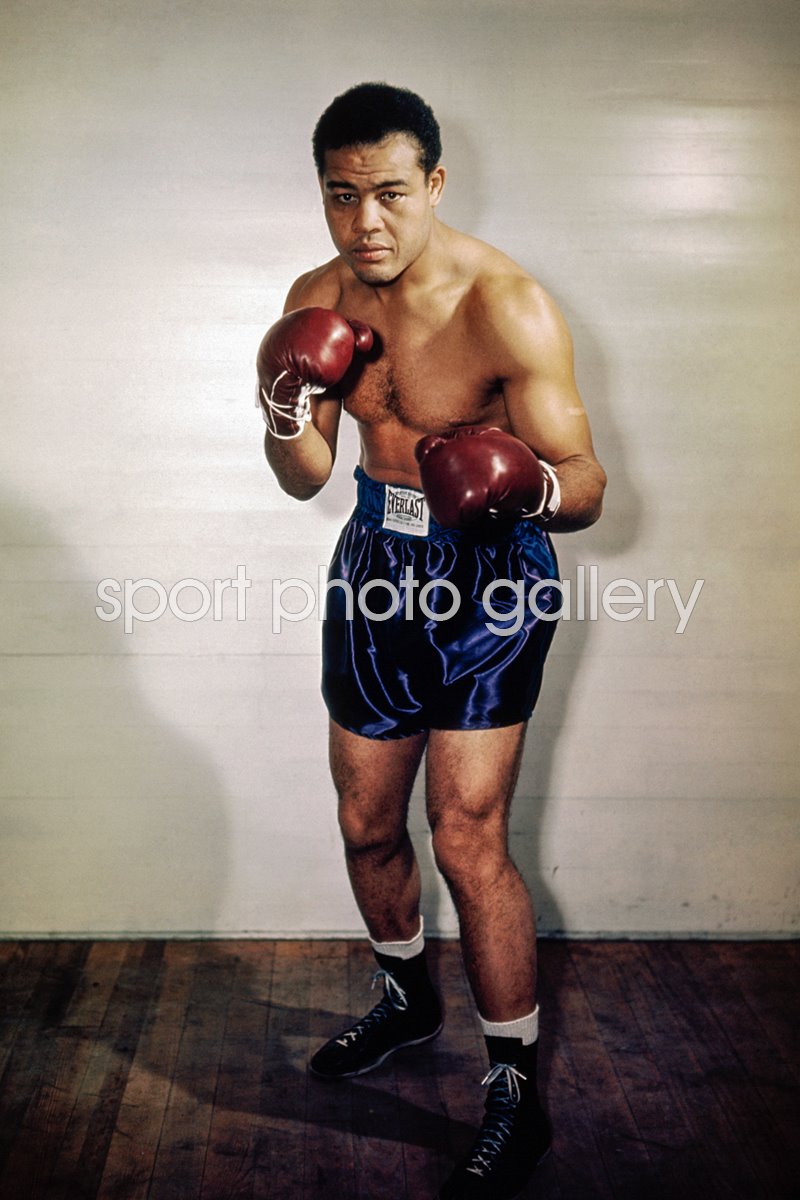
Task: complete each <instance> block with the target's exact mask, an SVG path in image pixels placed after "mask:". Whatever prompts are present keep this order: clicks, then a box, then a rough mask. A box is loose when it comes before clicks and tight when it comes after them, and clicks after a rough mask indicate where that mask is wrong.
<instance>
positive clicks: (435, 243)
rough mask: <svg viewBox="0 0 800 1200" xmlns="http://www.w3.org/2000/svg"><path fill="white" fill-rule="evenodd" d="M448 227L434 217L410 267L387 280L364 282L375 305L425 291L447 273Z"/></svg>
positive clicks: (393, 301)
mask: <svg viewBox="0 0 800 1200" xmlns="http://www.w3.org/2000/svg"><path fill="white" fill-rule="evenodd" d="M448 234H449V230H448V228H447V226H446V225H443V224H442V223H441V221H439V220H438V219H437V218H436V217H434V219H433V224H432V226H431V232H430V237H429V238H428V241H427V242H426V244H425V248H424V250H423V251H422V253H421V254H420V255H419V257H418V258H416V259H415V260H414V262H413V263H411V264H410V266H408V267H406V269H405V270H404V271H403V272H402V274H400V275H398V276H397V278H396V279H392V280H391V281H390V282H389V283H378V284H372V283H365V284H364V287H365V288H367V289H368V290H369V291H370V292H371V293H372V295H373V297H374V299H375V301H376V302H377V303H378V304H382V305H390V304H392V303H395V302H396V301H397V300H400V299H404V298H405V297H407V296H408V295H410V294H412V293H414V292H417V291H427V290H428V289H429V288H431V287H434V286H435V285H436V284H437V283H439V282H440V281H441V280H442V279H443V278H444V277H445V275H446V274H447V252H446V243H447V238H448Z"/></svg>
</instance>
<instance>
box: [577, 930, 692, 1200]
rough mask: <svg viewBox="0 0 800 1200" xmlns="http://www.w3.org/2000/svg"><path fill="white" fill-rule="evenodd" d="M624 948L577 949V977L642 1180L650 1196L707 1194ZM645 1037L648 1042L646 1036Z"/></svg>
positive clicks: (595, 946)
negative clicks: (643, 1171) (631, 1124)
mask: <svg viewBox="0 0 800 1200" xmlns="http://www.w3.org/2000/svg"><path fill="white" fill-rule="evenodd" d="M625 949H626V948H625V944H624V943H620V942H591V943H588V944H583V945H582V946H581V947H580V954H579V958H580V964H581V965H580V973H581V978H582V982H583V985H584V990H585V991H586V992H587V995H588V996H589V1002H590V1004H591V1007H592V1011H593V1013H594V1016H595V1019H596V1021H597V1024H598V1028H599V1030H600V1033H601V1037H602V1039H603V1042H604V1044H605V1046H606V1048H607V1050H608V1053H609V1056H610V1058H611V1061H612V1062H613V1064H614V1070H615V1073H616V1075H617V1077H618V1079H619V1080H620V1084H621V1086H622V1089H623V1091H624V1093H625V1096H626V1099H627V1101H628V1105H629V1107H630V1109H631V1113H632V1115H633V1118H634V1120H635V1122H636V1126H637V1129H638V1130H639V1135H640V1137H641V1140H642V1142H643V1144H644V1145H645V1146H646V1147H647V1150H648V1153H649V1155H650V1159H651V1163H652V1171H650V1172H649V1173H648V1174H647V1176H644V1177H643V1178H642V1180H641V1186H642V1187H643V1188H644V1187H645V1185H646V1187H647V1191H648V1193H649V1194H652V1195H657V1194H658V1192H659V1191H662V1192H663V1193H664V1194H666V1195H668V1196H676V1195H685V1194H686V1193H687V1190H688V1189H690V1188H697V1187H702V1188H703V1189H704V1190H705V1191H706V1193H707V1192H708V1190H709V1189H711V1188H712V1184H713V1178H712V1177H711V1175H710V1173H707V1178H706V1177H704V1163H703V1162H702V1159H701V1155H700V1154H699V1152H698V1147H697V1145H696V1143H695V1141H694V1137H693V1134H692V1130H691V1128H690V1126H689V1125H688V1124H687V1122H686V1121H685V1120H684V1117H683V1114H682V1112H681V1110H680V1109H679V1107H678V1106H677V1105H676V1104H675V1101H674V1098H673V1096H672V1093H671V1091H670V1090H669V1088H668V1087H667V1086H666V1079H665V1076H664V1073H663V1071H662V1070H661V1066H660V1062H661V1056H660V1053H659V1050H660V1039H658V1038H657V1037H655V1038H654V1034H655V1033H656V1030H654V1028H653V1025H652V1022H649V1021H648V1020H647V1014H646V1013H645V1014H644V1016H643V1018H642V1019H641V1020H640V1013H639V1004H638V999H639V997H638V993H637V992H636V991H635V989H634V988H633V987H631V985H630V982H629V980H628V978H627V972H626V971H625V967H624V964H625ZM648 1035H649V1038H648Z"/></svg>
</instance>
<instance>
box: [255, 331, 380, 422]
mask: <svg viewBox="0 0 800 1200" xmlns="http://www.w3.org/2000/svg"><path fill="white" fill-rule="evenodd" d="M372 342H373V336H372V330H371V329H370V327H369V326H368V325H365V324H364V323H363V321H357V320H347V319H345V318H344V317H343V316H341V315H340V314H339V313H337V312H333V311H332V310H331V309H328V308H298V309H295V311H294V312H290V313H287V314H286V315H285V316H283V317H281V318H280V320H279V321H276V322H275V324H274V325H273V326H272V327H271V328H270V329H269V330H267V333H266V334H265V335H264V338H263V341H262V342H261V346H260V347H259V351H258V359H257V370H258V391H257V396H256V398H257V401H258V402H259V404H260V407H261V411H262V414H263V417H264V421H265V422H266V425H267V428H268V429H269V432H270V433H271V434H272V436H273V437H276V438H280V439H282V440H289V439H291V438H296V437H300V434H301V433H302V432H303V430H304V429H305V426H306V424H307V422H309V421H310V420H311V397H312V396H314V395H319V394H321V393H322V392H326V391H327V390H328V388H330V387H333V386H334V384H337V383H339V382H340V380H341V379H342V378H343V376H344V375H345V373H346V372H347V370H348V368H349V367H350V364H351V363H352V361H353V356H354V354H355V352H356V350H358V351H360V352H361V353H366V352H367V351H368V350H370V349H371V348H372Z"/></svg>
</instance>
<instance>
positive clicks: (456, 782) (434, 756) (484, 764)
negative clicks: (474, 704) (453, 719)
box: [426, 722, 527, 827]
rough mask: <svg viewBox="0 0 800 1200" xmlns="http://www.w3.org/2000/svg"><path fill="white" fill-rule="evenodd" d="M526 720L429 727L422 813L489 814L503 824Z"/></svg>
mask: <svg viewBox="0 0 800 1200" xmlns="http://www.w3.org/2000/svg"><path fill="white" fill-rule="evenodd" d="M526 729H527V723H526V722H520V723H518V724H516V725H505V726H502V727H500V728H497V729H432V730H431V731H430V734H429V739H428V756H427V765H426V783H427V805H428V819H429V821H430V823H431V826H432V827H435V826H436V825H437V824H438V823H439V822H440V821H441V820H442V819H443V818H444V819H447V818H456V819H458V818H459V817H461V818H465V819H470V818H472V819H481V820H485V819H486V818H491V817H495V818H497V820H498V821H499V822H500V823H502V824H503V826H505V824H506V823H507V820H508V812H509V809H510V807H511V798H512V796H513V794H514V788H515V786H516V782H517V776H518V775H519V766H520V762H521V759H522V751H523V748H524V744H525V731H526Z"/></svg>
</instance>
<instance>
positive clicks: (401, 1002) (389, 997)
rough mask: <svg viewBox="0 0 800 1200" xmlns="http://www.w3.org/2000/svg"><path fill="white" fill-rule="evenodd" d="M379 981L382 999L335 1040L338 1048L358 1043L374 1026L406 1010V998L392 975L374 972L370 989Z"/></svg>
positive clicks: (386, 972) (384, 972) (385, 972)
mask: <svg viewBox="0 0 800 1200" xmlns="http://www.w3.org/2000/svg"><path fill="white" fill-rule="evenodd" d="M379 979H382V980H383V999H382V1000H381V1001H379V1003H378V1004H376V1005H375V1007H374V1008H373V1009H372V1010H371V1012H368V1013H367V1015H366V1016H365V1017H362V1018H361V1020H360V1021H359V1022H358V1023H357V1024H355V1025H354V1026H353V1027H352V1029H348V1030H347V1031H346V1032H345V1033H343V1034H342V1036H341V1037H338V1038H337V1039H336V1042H337V1044H338V1045H339V1046H349V1045H351V1044H352V1043H353V1042H356V1041H358V1039H359V1038H360V1037H363V1036H364V1034H365V1033H369V1032H370V1030H372V1029H374V1028H375V1026H376V1025H380V1024H382V1023H383V1022H384V1021H387V1020H388V1019H389V1017H391V1016H392V1015H393V1014H394V1013H396V1012H405V1010H406V1009H407V1008H408V997H407V996H406V994H405V992H404V991H403V989H402V988H401V987H400V984H399V983H398V982H397V980H396V979H395V977H394V975H392V974H390V972H389V971H384V970H381V971H376V972H375V974H374V975H373V976H372V988H373V989H374V987H375V984H376V983H377V982H378V980H379Z"/></svg>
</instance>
